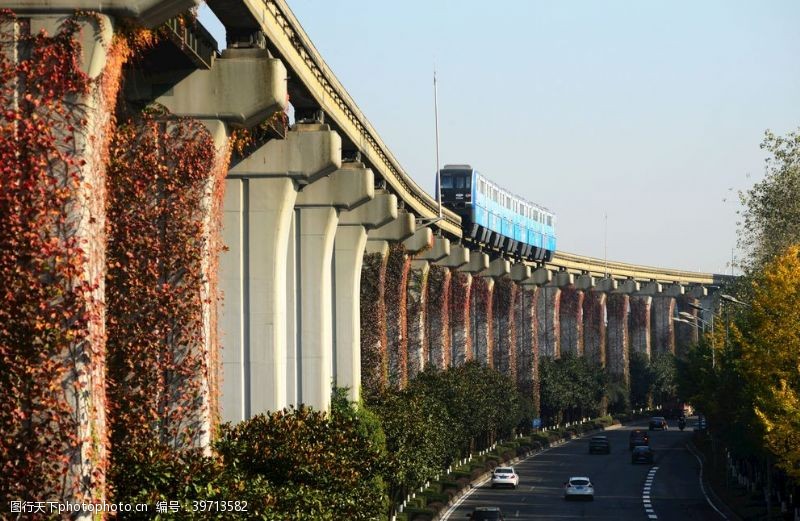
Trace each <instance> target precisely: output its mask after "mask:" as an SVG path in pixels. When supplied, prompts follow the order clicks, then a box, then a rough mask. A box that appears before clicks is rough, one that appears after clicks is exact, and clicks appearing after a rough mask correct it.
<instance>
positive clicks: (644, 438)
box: [628, 429, 650, 450]
mask: <svg viewBox="0 0 800 521" xmlns="http://www.w3.org/2000/svg"><path fill="white" fill-rule="evenodd" d="M642 445H645V446H647V445H650V435H649V434H647V431H644V430H642V429H635V430H632V431H631V437H630V440H629V441H628V448H629V449H630V450H633V448H634V447H639V446H642Z"/></svg>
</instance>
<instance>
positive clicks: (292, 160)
mask: <svg viewBox="0 0 800 521" xmlns="http://www.w3.org/2000/svg"><path fill="white" fill-rule="evenodd" d="M341 165H342V138H341V137H339V134H337V133H336V132H333V131H332V130H331V129H330V127H328V125H295V126H294V127H293V128H292V130H290V131H289V132H288V133H287V134H286V138H285V139H272V140H270V141H268V142H267V143H265V144H264V145H262V146H261V147H259V148H258V149H257V150H256V151H255V152H253V153H252V154H250V155H249V156H247V157H246V158H244V159H243V160H241V161H239V162H238V163H237V164H236V165H235V166H234V167H233V168H231V169H230V170H229V171H228V177H229V178H232V177H241V178H245V177H246V178H252V177H291V178H292V179H294V180H295V181H297V182H298V183H299V184H307V183H310V182H313V181H315V180H317V179H319V178H321V177H324V176H326V175H329V174H330V173H332V172H334V171H335V170H337V169H338V168H339V167H340V166H341Z"/></svg>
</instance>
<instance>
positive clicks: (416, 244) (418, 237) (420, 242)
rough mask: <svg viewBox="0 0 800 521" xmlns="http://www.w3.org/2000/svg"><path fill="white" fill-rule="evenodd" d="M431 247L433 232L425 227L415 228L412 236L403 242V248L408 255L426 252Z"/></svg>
mask: <svg viewBox="0 0 800 521" xmlns="http://www.w3.org/2000/svg"><path fill="white" fill-rule="evenodd" d="M433 246H434V237H433V230H431V229H430V228H429V227H427V226H424V227H422V228H417V229H416V231H415V232H414V235H412V236H411V237H409V238H408V239H406V240H404V241H403V248H405V250H406V251H407V252H409V253H419V252H424V251H428V250H431V249H433ZM420 258H422V257H420ZM425 260H431V258H425Z"/></svg>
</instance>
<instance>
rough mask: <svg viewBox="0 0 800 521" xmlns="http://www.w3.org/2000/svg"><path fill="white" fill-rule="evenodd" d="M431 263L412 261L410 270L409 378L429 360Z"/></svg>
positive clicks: (408, 309)
mask: <svg viewBox="0 0 800 521" xmlns="http://www.w3.org/2000/svg"><path fill="white" fill-rule="evenodd" d="M429 269H430V263H429V262H428V261H423V260H413V261H411V268H410V269H409V272H408V286H407V288H408V295H407V296H406V314H407V315H406V316H407V318H406V324H407V327H408V329H407V335H408V379H409V380H413V379H414V378H415V377H416V376H417V375H418V374H419V373H421V372H422V371H424V370H425V364H426V361H427V360H428V342H427V340H428V339H427V335H426V333H427V329H428V328H427V321H426V318H425V316H426V313H427V311H428V309H427V308H428V306H427V301H428V297H427V295H428V271H429Z"/></svg>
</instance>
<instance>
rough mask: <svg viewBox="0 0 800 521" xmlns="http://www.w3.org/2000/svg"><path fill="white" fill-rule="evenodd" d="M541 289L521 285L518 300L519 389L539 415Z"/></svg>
mask: <svg viewBox="0 0 800 521" xmlns="http://www.w3.org/2000/svg"><path fill="white" fill-rule="evenodd" d="M539 291H540V290H539V288H536V287H532V286H526V285H520V286H519V288H518V296H517V299H516V308H517V311H516V317H517V318H516V322H517V327H516V329H517V388H518V389H519V391H520V393H522V395H523V396H525V397H527V398H529V399H530V400H532V402H533V406H534V410H535V411H536V412H537V413H538V411H539V410H540V403H539V346H538V344H537V337H538V335H537V331H536V323H537V321H536V299H537V294H538V293H539Z"/></svg>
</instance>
